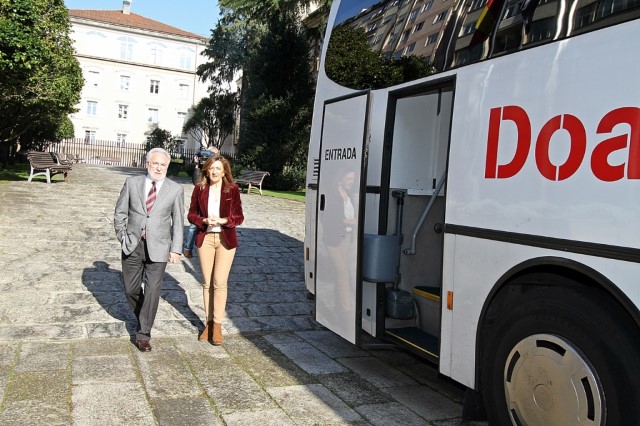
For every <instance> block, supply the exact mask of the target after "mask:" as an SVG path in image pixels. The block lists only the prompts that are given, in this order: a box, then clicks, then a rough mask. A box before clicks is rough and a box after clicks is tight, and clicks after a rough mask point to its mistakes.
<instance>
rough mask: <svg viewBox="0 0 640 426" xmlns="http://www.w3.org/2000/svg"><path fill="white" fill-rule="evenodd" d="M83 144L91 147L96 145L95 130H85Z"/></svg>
mask: <svg viewBox="0 0 640 426" xmlns="http://www.w3.org/2000/svg"><path fill="white" fill-rule="evenodd" d="M84 143H86V144H92V145H93V144H95V143H96V131H95V130H85V131H84Z"/></svg>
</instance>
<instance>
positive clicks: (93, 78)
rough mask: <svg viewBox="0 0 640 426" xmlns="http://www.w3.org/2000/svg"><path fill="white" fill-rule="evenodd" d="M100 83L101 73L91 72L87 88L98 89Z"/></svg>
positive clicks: (88, 76) (88, 75) (88, 74)
mask: <svg viewBox="0 0 640 426" xmlns="http://www.w3.org/2000/svg"><path fill="white" fill-rule="evenodd" d="M99 83H100V73H99V72H98V71H89V72H88V73H87V86H90V87H98V84H99Z"/></svg>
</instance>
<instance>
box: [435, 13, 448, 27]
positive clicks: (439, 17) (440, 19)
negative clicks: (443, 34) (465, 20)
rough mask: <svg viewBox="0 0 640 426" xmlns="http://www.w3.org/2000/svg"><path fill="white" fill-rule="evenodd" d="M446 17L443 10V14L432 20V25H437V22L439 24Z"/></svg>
mask: <svg viewBox="0 0 640 426" xmlns="http://www.w3.org/2000/svg"><path fill="white" fill-rule="evenodd" d="M445 16H447V11H446V10H445V11H444V12H440V13H438V14H437V15H436V17H435V18H433V23H434V24H437V23H438V22H441V21H443V20H444V17H445Z"/></svg>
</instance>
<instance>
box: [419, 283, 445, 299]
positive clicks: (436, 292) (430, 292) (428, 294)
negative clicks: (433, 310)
mask: <svg viewBox="0 0 640 426" xmlns="http://www.w3.org/2000/svg"><path fill="white" fill-rule="evenodd" d="M413 294H414V295H415V296H420V297H424V298H426V299H431V300H433V301H434V302H440V287H427V286H423V285H421V286H416V287H414V288H413Z"/></svg>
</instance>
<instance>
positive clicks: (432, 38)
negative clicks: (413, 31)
mask: <svg viewBox="0 0 640 426" xmlns="http://www.w3.org/2000/svg"><path fill="white" fill-rule="evenodd" d="M436 40H438V33H435V34H431V35H430V36H429V37H427V41H426V42H425V43H424V45H425V46H428V45H430V44H433V43H435V42H436Z"/></svg>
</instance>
